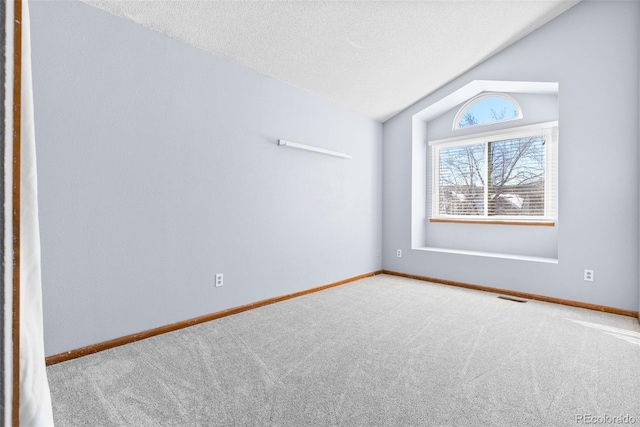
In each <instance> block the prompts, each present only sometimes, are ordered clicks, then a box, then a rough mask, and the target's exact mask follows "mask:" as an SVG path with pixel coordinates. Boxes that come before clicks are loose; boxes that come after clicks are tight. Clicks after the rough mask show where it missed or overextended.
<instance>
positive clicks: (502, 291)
mask: <svg viewBox="0 0 640 427" xmlns="http://www.w3.org/2000/svg"><path fill="white" fill-rule="evenodd" d="M382 273H383V274H389V275H391V276H399V277H406V278H408V279H415V280H422V281H424V282H433V283H439V284H441V285H449V286H457V287H459V288H467V289H475V290H477V291H485V292H492V293H496V294H502V295H510V296H513V297H519V298H526V299H532V300H537V301H544V302H550V303H553V304H562V305H568V306H571V307H579V308H586V309H589V310H596V311H603V312H605V313H612V314H620V315H622V316H630V317H636V318H638V320H639V321H640V314H639V313H638V312H637V311H634V310H625V309H622V308H615V307H608V306H606V305H597V304H591V303H588V302H580V301H572V300H567V299H562V298H554V297H548V296H544V295H537V294H530V293H528V292H519V291H511V290H507V289H499V288H492V287H489V286H481V285H474V284H472V283H464V282H456V281H454V280H445V279H438V278H435V277H427V276H417V275H414V274H406V273H399V272H397V271H390V270H382Z"/></svg>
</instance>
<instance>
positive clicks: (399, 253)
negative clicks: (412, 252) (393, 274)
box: [396, 249, 402, 258]
mask: <svg viewBox="0 0 640 427" xmlns="http://www.w3.org/2000/svg"><path fill="white" fill-rule="evenodd" d="M396 256H397V257H398V258H402V249H398V251H397V252H396Z"/></svg>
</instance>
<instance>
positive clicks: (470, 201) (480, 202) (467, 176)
mask: <svg viewBox="0 0 640 427" xmlns="http://www.w3.org/2000/svg"><path fill="white" fill-rule="evenodd" d="M484 147H485V145H484V144H476V145H466V146H458V147H451V148H442V149H440V150H439V156H440V177H439V188H440V195H439V197H440V200H439V212H438V213H439V214H441V215H483V214H484V176H485V155H484Z"/></svg>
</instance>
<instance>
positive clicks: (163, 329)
mask: <svg viewBox="0 0 640 427" xmlns="http://www.w3.org/2000/svg"><path fill="white" fill-rule="evenodd" d="M378 274H382V271H374V272H371V273H365V274H361V275H359V276H355V277H351V278H349V279H345V280H340V281H339V282H334V283H330V284H328V285H323V286H318V287H316V288H311V289H306V290H304V291H300V292H294V293H292V294H288V295H283V296H279V297H274V298H269V299H265V300H262V301H257V302H254V303H251V304H247V305H243V306H240V307H234V308H230V309H227V310H222V311H218V312H216V313H211V314H205V315H204V316H199V317H194V318H193V319H189V320H183V321H181V322H177V323H172V324H170V325H166V326H160V327H158V328H155V329H149V330H148V331H143V332H138V333H136V334H131V335H127V336H124V337H120V338H115V339H112V340H109V341H104V342H101V343H98V344H92V345H89V346H86V347H82V348H78V349H75V350H71V351H65V352H64V353H59V354H54V355H52V356H49V357H47V358H46V359H45V363H46V365H47V366H50V365H55V364H56V363H61V362H66V361H68V360H72V359H77V358H78V357H82V356H86V355H89V354H93V353H98V352H100V351H104V350H108V349H110V348H114V347H119V346H121V345H125V344H130V343H132V342H136V341H140V340H143V339H145V338H151V337H154V336H156V335H161V334H166V333H167V332H173V331H177V330H179V329H183V328H187V327H189V326H193V325H197V324H199V323H204V322H209V321H211V320H215V319H219V318H221V317H225V316H231V315H232V314H238V313H242V312H243V311H247V310H253V309H254V308H258V307H264V306H265V305H269V304H274V303H277V302H280V301H285V300H288V299H291V298H297V297H300V296H303V295H307V294H311V293H314V292H318V291H322V290H325V289H329V288H333V287H335V286H340V285H344V284H346V283H350V282H354V281H356V280H360V279H364V278H367V277H371V276H375V275H378Z"/></svg>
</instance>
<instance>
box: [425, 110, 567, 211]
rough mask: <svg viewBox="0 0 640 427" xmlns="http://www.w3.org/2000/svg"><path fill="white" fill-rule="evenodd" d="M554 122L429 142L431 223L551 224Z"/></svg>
mask: <svg viewBox="0 0 640 427" xmlns="http://www.w3.org/2000/svg"><path fill="white" fill-rule="evenodd" d="M557 142H558V124H557V122H550V123H543V124H539V125H533V126H525V127H519V128H511V129H508V130H505V131H501V132H490V133H484V134H476V135H473V136H471V137H466V138H465V139H459V138H458V139H453V140H452V139H448V140H439V141H432V142H430V143H429V145H431V146H432V157H433V168H432V176H431V180H432V197H431V206H430V208H431V209H430V217H431V218H432V219H478V220H482V219H492V220H494V219H500V220H538V221H555V219H556V218H557Z"/></svg>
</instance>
